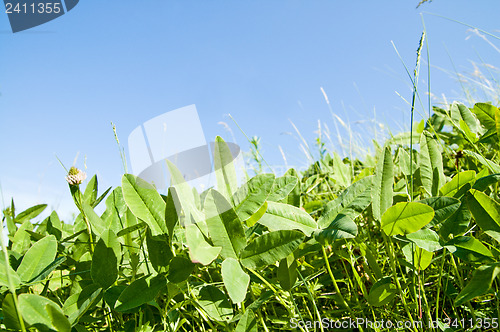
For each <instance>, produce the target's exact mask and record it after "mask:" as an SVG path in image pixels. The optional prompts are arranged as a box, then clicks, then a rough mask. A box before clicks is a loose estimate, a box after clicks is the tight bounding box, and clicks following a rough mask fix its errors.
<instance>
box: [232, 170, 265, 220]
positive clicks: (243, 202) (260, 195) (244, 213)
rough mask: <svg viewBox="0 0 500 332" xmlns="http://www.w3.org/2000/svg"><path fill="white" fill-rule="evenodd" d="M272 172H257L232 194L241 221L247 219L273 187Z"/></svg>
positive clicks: (260, 205) (261, 203)
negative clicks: (257, 173)
mask: <svg viewBox="0 0 500 332" xmlns="http://www.w3.org/2000/svg"><path fill="white" fill-rule="evenodd" d="M273 183H274V174H259V175H256V176H254V177H253V178H251V179H250V180H249V181H248V182H247V183H245V184H244V185H243V186H241V187H240V188H239V189H238V190H237V191H236V192H235V193H234V195H233V196H232V201H233V202H234V205H235V206H236V208H235V210H236V213H237V214H238V216H239V217H240V219H241V220H242V221H246V220H248V219H249V218H250V217H251V216H252V215H254V214H255V213H256V212H257V211H258V210H259V209H260V208H261V207H262V205H263V204H264V202H265V201H266V199H267V197H268V196H269V193H270V192H271V189H272V188H273Z"/></svg>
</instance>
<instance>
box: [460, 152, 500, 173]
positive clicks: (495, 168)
mask: <svg viewBox="0 0 500 332" xmlns="http://www.w3.org/2000/svg"><path fill="white" fill-rule="evenodd" d="M463 152H464V153H465V154H466V155H468V156H471V157H473V158H475V159H476V160H477V161H479V163H481V164H482V165H483V166H486V167H488V169H489V170H490V172H492V173H500V166H499V165H498V164H496V163H494V162H493V161H491V160H489V159H486V158H485V157H483V156H482V155H480V154H478V153H476V152H474V151H469V150H464V151H463Z"/></svg>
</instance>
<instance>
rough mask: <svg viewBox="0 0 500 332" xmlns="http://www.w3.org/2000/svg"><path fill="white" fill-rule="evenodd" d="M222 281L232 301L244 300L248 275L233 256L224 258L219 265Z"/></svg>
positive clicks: (248, 283)
mask: <svg viewBox="0 0 500 332" xmlns="http://www.w3.org/2000/svg"><path fill="white" fill-rule="evenodd" d="M221 272H222V281H223V282H224V286H225V287H226V289H227V293H228V294H229V297H230V298H231V301H233V303H240V302H243V301H244V300H245V297H246V295H247V289H248V285H250V276H249V275H248V274H246V273H245V271H243V269H242V268H241V266H240V263H239V262H238V261H237V260H236V259H234V258H226V259H225V260H224V261H223V262H222V265H221Z"/></svg>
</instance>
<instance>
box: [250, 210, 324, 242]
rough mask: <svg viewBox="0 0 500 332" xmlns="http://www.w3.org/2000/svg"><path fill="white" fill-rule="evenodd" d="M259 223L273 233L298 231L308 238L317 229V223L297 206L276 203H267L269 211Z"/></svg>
mask: <svg viewBox="0 0 500 332" xmlns="http://www.w3.org/2000/svg"><path fill="white" fill-rule="evenodd" d="M258 222H259V224H262V225H264V226H266V227H267V228H269V229H270V230H271V231H275V230H292V229H297V230H300V231H302V232H303V233H304V234H305V235H307V236H311V234H312V232H314V231H315V230H316V229H317V225H316V222H315V221H314V219H313V218H312V217H311V216H310V215H309V213H307V212H305V211H303V210H301V209H299V208H296V207H295V206H291V205H288V204H283V203H276V202H268V203H267V211H266V213H265V214H264V215H263V216H262V218H260V220H259V221H258Z"/></svg>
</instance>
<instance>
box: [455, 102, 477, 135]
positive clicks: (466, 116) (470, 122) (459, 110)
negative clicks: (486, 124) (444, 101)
mask: <svg viewBox="0 0 500 332" xmlns="http://www.w3.org/2000/svg"><path fill="white" fill-rule="evenodd" d="M450 113H451V121H452V122H453V124H454V125H455V126H456V127H457V128H460V120H463V121H464V123H465V124H466V125H467V127H468V128H469V130H470V131H471V132H473V133H474V134H477V133H478V132H479V124H478V122H477V120H476V118H475V117H474V114H473V113H472V112H471V111H470V109H469V108H468V107H467V106H465V105H464V104H461V103H458V102H454V103H453V104H452V105H451V107H450Z"/></svg>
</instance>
